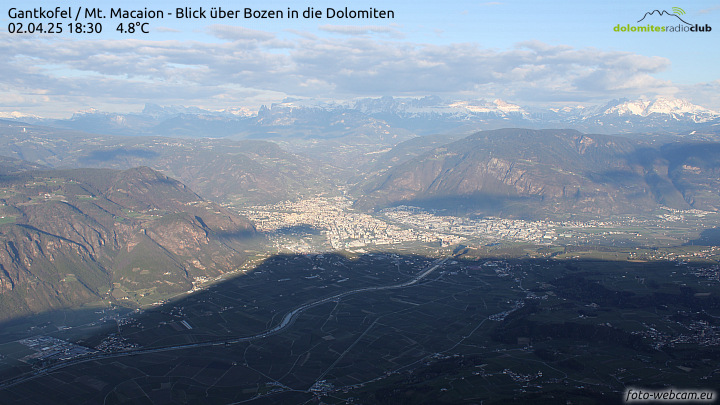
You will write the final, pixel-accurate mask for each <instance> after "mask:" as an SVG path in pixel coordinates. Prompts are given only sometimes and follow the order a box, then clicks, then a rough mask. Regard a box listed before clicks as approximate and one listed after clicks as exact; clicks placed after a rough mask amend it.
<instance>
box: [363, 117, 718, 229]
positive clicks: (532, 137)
mask: <svg viewBox="0 0 720 405" xmlns="http://www.w3.org/2000/svg"><path fill="white" fill-rule="evenodd" d="M718 147H720V146H718V145H715V144H712V145H710V144H708V145H698V146H692V145H688V144H679V145H675V146H673V145H666V146H665V147H662V148H658V147H656V146H654V145H651V144H646V143H642V142H638V141H632V140H629V139H625V138H621V137H613V136H607V135H586V134H582V133H580V132H577V131H573V130H541V131H535V130H527V129H504V130H497V131H485V132H479V133H477V134H474V135H471V136H469V137H467V138H464V139H462V140H459V141H456V142H453V143H450V144H447V145H444V146H442V147H438V148H435V149H434V150H432V151H430V152H428V153H426V154H424V155H421V156H419V157H417V158H414V159H412V160H410V161H408V162H406V163H404V164H401V165H399V166H397V167H395V168H392V169H390V170H388V171H387V172H385V173H383V174H382V175H380V176H378V177H376V178H374V179H371V180H370V181H369V182H367V183H365V184H364V186H363V187H362V189H361V191H362V193H363V194H364V197H362V198H360V200H359V202H358V205H359V206H360V207H363V208H370V207H373V208H382V207H384V206H388V205H393V204H398V203H409V204H417V205H424V204H428V203H437V204H439V205H440V206H443V205H444V208H451V207H452V205H453V204H455V203H458V202H460V203H461V204H463V205H465V206H468V207H469V208H470V209H473V208H479V210H480V211H482V212H484V213H489V214H506V215H508V214H509V215H512V214H521V215H530V214H532V215H536V216H537V215H545V214H552V213H568V212H572V213H587V214H593V215H607V214H629V213H640V212H649V211H652V210H653V209H655V208H657V206H658V205H664V206H669V207H672V208H679V209H688V208H698V209H705V210H717V209H718V202H720V195H718V193H717V192H708V190H717V188H714V189H713V188H712V187H713V186H717V184H716V183H717V176H715V175H714V173H716V172H717V170H718V167H719V166H720V165H719V164H718V163H719V162H717V159H718V158H717V157H716V155H713V154H712V153H708V150H714V149H713V148H715V149H717V148H718ZM692 162H695V163H692Z"/></svg>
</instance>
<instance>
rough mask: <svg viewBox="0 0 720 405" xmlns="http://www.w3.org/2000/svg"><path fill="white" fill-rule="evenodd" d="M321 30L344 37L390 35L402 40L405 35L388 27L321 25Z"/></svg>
mask: <svg viewBox="0 0 720 405" xmlns="http://www.w3.org/2000/svg"><path fill="white" fill-rule="evenodd" d="M318 29H319V30H321V31H325V32H332V33H335V34H343V35H354V36H360V35H368V34H390V35H391V36H393V37H395V38H402V37H403V35H402V34H401V33H400V31H398V30H397V29H395V28H393V27H390V26H386V25H329V24H326V25H321V26H319V27H318Z"/></svg>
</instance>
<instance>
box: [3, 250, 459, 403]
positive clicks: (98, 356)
mask: <svg viewBox="0 0 720 405" xmlns="http://www.w3.org/2000/svg"><path fill="white" fill-rule="evenodd" d="M448 259H449V258H443V259H437V260H435V261H434V262H432V263H431V264H430V265H429V266H428V267H427V268H426V269H423V270H422V271H421V272H420V273H419V274H418V275H416V276H415V277H413V278H412V279H410V280H408V281H404V282H402V283H400V284H392V285H387V286H377V287H363V288H358V289H355V290H350V291H345V292H342V293H338V294H335V295H333V296H330V297H325V298H322V299H319V300H317V301H313V302H310V303H307V304H303V305H301V306H299V307H297V308H295V309H293V310H291V311H290V312H288V313H287V314H285V316H284V317H283V319H282V321H280V323H279V324H277V325H276V326H274V327H272V328H270V329H267V330H265V331H263V332H260V333H258V334H255V335H252V336H244V337H235V338H225V339H222V340H214V341H206V342H199V343H187V344H181V345H172V346H163V347H153V348H138V349H130V350H126V351H122V352H114V353H93V354H91V355H87V356H82V357H77V358H74V359H71V360H66V361H62V362H59V363H55V364H52V365H49V366H47V367H45V368H42V369H38V370H34V371H31V372H27V373H25V374H22V375H20V376H17V377H14V378H12V379H9V380H5V381H2V382H0V389H6V388H10V387H12V386H15V385H18V384H21V383H23V382H26V381H30V380H32V379H35V378H37V377H40V376H42V375H46V374H49V373H52V372H54V371H57V370H60V369H63V368H66V367H70V366H73V365H76V364H81V363H86V362H89V361H96V360H103V359H111V358H117V357H129V356H140V355H143V354H151V353H160V352H168V351H174V350H184V349H192V348H200V347H210V346H227V345H231V344H237V343H243V342H249V341H252V340H256V339H263V338H266V337H268V336H271V335H275V334H278V333H280V332H282V331H284V330H285V329H287V328H289V327H290V326H292V325H293V323H295V321H296V320H297V318H298V317H299V316H300V314H302V313H303V312H305V311H307V310H308V309H310V308H314V307H317V306H318V305H322V304H325V303H328V302H332V301H337V300H340V299H342V298H344V297H347V296H350V295H354V294H360V293H364V292H370V291H381V290H392V289H398V288H405V287H410V286H412V285H415V284H417V283H419V282H420V281H421V280H422V279H424V278H425V277H427V276H428V275H430V273H432V272H434V271H435V270H437V269H438V268H439V267H440V266H442V265H443V264H444V263H445V262H446V261H447V260H448Z"/></svg>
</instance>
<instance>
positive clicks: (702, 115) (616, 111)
mask: <svg viewBox="0 0 720 405" xmlns="http://www.w3.org/2000/svg"><path fill="white" fill-rule="evenodd" d="M603 114H604V115H619V116H631V115H635V116H640V117H648V116H649V115H651V114H664V115H671V116H672V117H673V118H675V119H676V120H680V119H691V120H692V121H694V122H696V123H702V122H708V121H711V120H713V119H715V118H718V117H720V113H718V112H716V111H713V110H710V109H707V108H704V107H700V106H697V105H695V104H692V103H690V102H688V101H687V100H684V99H676V98H666V97H658V98H656V99H655V100H652V101H651V100H634V101H624V102H620V103H618V104H616V105H614V106H612V107H610V108H608V109H606V110H605V111H603Z"/></svg>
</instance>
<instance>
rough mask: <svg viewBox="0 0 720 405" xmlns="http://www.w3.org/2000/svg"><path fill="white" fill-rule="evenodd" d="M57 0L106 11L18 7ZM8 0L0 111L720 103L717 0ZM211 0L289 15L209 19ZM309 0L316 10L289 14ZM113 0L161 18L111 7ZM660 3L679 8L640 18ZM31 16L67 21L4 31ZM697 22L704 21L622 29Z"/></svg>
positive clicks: (2, 24) (2, 12) (2, 25)
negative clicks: (123, 13) (54, 28)
mask: <svg viewBox="0 0 720 405" xmlns="http://www.w3.org/2000/svg"><path fill="white" fill-rule="evenodd" d="M56 6H60V8H61V9H63V10H64V9H67V8H68V7H70V8H71V12H72V13H75V12H76V10H78V8H79V7H83V8H100V9H102V10H103V13H104V15H106V18H104V19H96V18H88V19H84V18H83V17H82V16H81V17H80V18H79V19H78V22H80V23H81V24H82V25H83V29H84V30H87V29H88V27H87V25H88V24H93V27H97V26H100V25H101V26H102V32H101V33H99V34H98V33H75V32H70V29H69V27H68V24H70V23H73V24H74V23H75V21H74V17H73V18H69V19H63V18H61V17H56V18H47V19H41V18H20V17H19V16H17V10H21V11H25V10H33V9H34V8H40V7H42V8H43V9H45V10H48V9H52V10H54V8H55V7H56ZM1 7H2V8H0V20H2V21H0V55H3V57H2V58H0V72H1V73H0V113H9V112H12V111H17V112H20V113H24V114H35V115H40V116H43V117H55V118H65V117H69V116H71V115H72V114H73V113H74V112H77V111H82V110H87V109H90V108H96V109H99V110H103V111H111V112H132V111H140V110H141V109H142V108H143V106H144V105H145V104H146V103H153V104H159V105H184V106H197V107H201V108H207V109H217V110H220V109H227V108H241V107H245V108H249V109H251V110H256V109H257V108H258V107H259V106H261V105H269V104H271V103H274V102H280V101H282V100H283V99H285V98H288V97H290V98H312V99H318V100H322V101H333V100H338V101H344V100H352V99H356V98H363V97H381V96H388V95H389V96H396V97H422V96H427V95H437V96H440V97H442V98H444V99H448V100H455V101H460V100H470V101H472V100H494V99H496V98H499V99H502V100H505V101H507V102H511V103H515V104H519V105H522V106H564V105H596V104H603V103H605V102H608V101H610V100H613V99H617V98H629V99H637V98H646V99H653V98H656V97H659V96H663V97H677V98H684V99H687V100H688V101H690V102H692V103H694V104H698V105H701V106H704V107H707V108H711V109H715V110H720V69H719V68H718V66H720V53H719V52H717V50H716V49H717V48H718V44H720V41H719V40H718V39H720V18H719V16H720V3H718V2H712V1H692V2H686V3H682V2H677V3H663V2H660V1H615V0H611V1H605V2H598V1H596V0H592V1H589V0H573V1H548V2H540V1H527V0H515V1H513V0H500V1H465V0H462V1H427V2H420V1H405V0H395V1H390V0H385V1H381V0H367V1H366V0H338V1H325V0H318V1H307V2H305V1H298V0H286V1H274V0H266V1H254V0H248V1H238V0H217V1H215V0H212V1H206V0H203V1H193V0H190V1H182V0H173V1H167V0H165V1H152V2H150V1H149V0H146V1H123V2H108V1H100V0H87V1H86V2H84V3H75V2H67V1H64V2H57V4H55V3H50V2H47V1H42V2H39V1H32V0H31V1H22V2H21V1H19V0H7V1H4V2H3V5H2V6H1ZM186 7H190V8H192V9H194V10H199V8H200V7H202V8H203V9H204V10H205V16H206V18H197V19H187V18H183V19H179V18H176V9H177V8H183V9H184V8H186ZM211 7H218V8H222V9H223V10H241V11H243V10H244V9H245V8H250V9H252V10H281V11H283V13H284V15H283V18H275V19H255V18H250V19H246V18H243V17H242V16H241V17H240V18H233V19H228V18H225V19H219V18H216V19H213V18H211V16H210V14H209V13H210V8H211ZM310 7H312V9H313V10H316V11H317V10H320V11H321V12H322V18H302V14H301V18H289V16H288V9H292V10H297V11H298V12H299V13H302V11H303V10H306V9H308V8H310ZM346 7H347V8H348V9H349V10H367V9H370V8H375V9H378V10H392V11H393V12H394V18H391V19H390V18H386V19H379V18H378V19H347V18H344V19H340V18H337V17H335V18H328V16H327V9H328V8H332V9H335V10H344V9H345V8H346ZM118 8H122V9H124V10H144V9H146V8H147V9H148V10H162V11H163V12H164V13H165V17H164V18H162V19H157V18H156V19H147V18H140V19H138V18H133V19H119V18H110V10H111V9H118ZM12 9H15V10H12ZM653 10H658V11H667V12H668V13H673V14H675V15H674V16H673V15H668V14H660V13H654V14H650V15H648V16H647V17H645V19H644V20H643V21H641V22H638V20H640V19H642V18H643V17H644V16H645V15H646V13H651V12H652V11H653ZM83 12H84V11H83ZM169 13H172V14H173V15H172V16H170V15H168V14H169ZM13 17H14V18H13ZM680 18H682V22H681V21H680ZM133 22H141V23H144V22H147V23H148V24H147V25H146V26H145V27H146V30H147V31H149V33H147V34H144V33H139V32H136V33H134V34H130V33H121V32H119V31H117V28H118V25H119V24H120V23H123V27H124V28H127V27H128V24H129V23H133ZM31 23H32V24H39V23H43V29H45V30H47V29H49V28H50V24H51V23H58V24H59V25H60V26H61V27H62V28H63V32H62V33H38V32H34V33H17V32H12V31H17V30H18V29H20V28H19V27H20V24H23V27H22V28H23V29H26V30H27V29H29V28H30V24H31ZM695 24H697V25H698V26H700V27H706V26H709V27H710V28H711V31H710V32H668V31H666V32H619V28H620V27H624V28H627V26H628V25H629V26H633V27H636V26H643V27H645V26H647V25H653V26H658V27H677V26H687V27H692V26H695ZM616 27H617V30H616Z"/></svg>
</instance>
